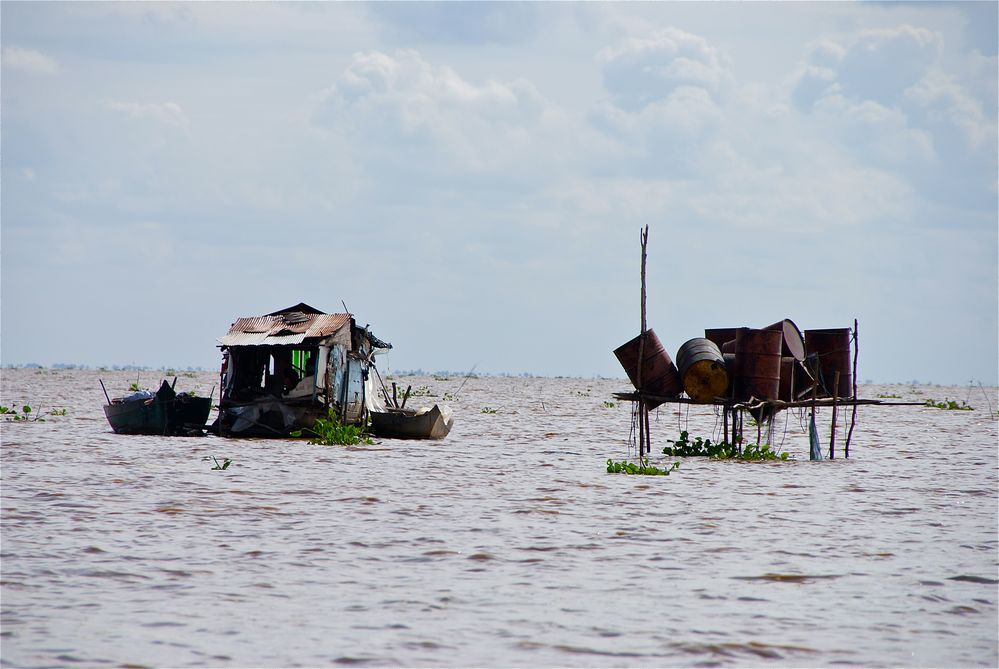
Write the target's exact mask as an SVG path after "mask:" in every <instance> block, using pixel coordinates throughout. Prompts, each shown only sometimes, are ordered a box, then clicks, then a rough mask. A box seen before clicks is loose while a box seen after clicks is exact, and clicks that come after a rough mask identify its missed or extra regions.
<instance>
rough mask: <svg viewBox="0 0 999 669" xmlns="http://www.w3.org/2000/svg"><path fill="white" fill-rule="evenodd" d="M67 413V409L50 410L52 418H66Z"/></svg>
mask: <svg viewBox="0 0 999 669" xmlns="http://www.w3.org/2000/svg"><path fill="white" fill-rule="evenodd" d="M66 413H67V411H66V409H49V415H50V416H65V415H66Z"/></svg>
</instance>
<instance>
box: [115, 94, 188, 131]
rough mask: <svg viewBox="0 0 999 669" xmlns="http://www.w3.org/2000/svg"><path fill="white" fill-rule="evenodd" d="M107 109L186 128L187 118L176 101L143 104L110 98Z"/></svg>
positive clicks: (136, 117)
mask: <svg viewBox="0 0 999 669" xmlns="http://www.w3.org/2000/svg"><path fill="white" fill-rule="evenodd" d="M107 106H108V108H109V109H111V110H113V111H116V112H120V113H122V114H125V115H126V116H128V117H129V118H133V119H137V120H149V121H153V122H155V123H159V124H162V125H168V126H173V127H176V128H185V129H186V128H187V127H188V120H187V115H186V114H184V110H183V109H181V106H180V105H179V104H177V103H176V102H164V103H162V104H143V103H141V102H118V101H115V100H110V101H108V103H107Z"/></svg>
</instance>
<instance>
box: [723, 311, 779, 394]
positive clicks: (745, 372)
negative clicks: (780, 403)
mask: <svg viewBox="0 0 999 669" xmlns="http://www.w3.org/2000/svg"><path fill="white" fill-rule="evenodd" d="M782 344H783V335H782V333H781V332H779V331H777V330H754V329H752V328H740V329H739V332H738V334H737V335H736V338H735V384H734V385H735V397H736V399H749V398H750V397H755V398H756V399H758V400H774V399H777V396H778V395H779V394H780V367H781V347H782Z"/></svg>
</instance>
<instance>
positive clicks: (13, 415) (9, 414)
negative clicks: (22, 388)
mask: <svg viewBox="0 0 999 669" xmlns="http://www.w3.org/2000/svg"><path fill="white" fill-rule="evenodd" d="M0 415H2V416H3V417H4V418H6V419H7V420H8V421H14V422H17V423H26V422H28V421H31V422H33V423H36V422H43V423H44V422H45V419H44V418H42V417H41V416H40V415H38V414H37V413H36V414H34V415H32V408H31V406H30V405H28V404H25V405H24V406H22V407H21V413H18V412H17V409H16V408H14V407H7V406H0Z"/></svg>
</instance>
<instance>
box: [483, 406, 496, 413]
mask: <svg viewBox="0 0 999 669" xmlns="http://www.w3.org/2000/svg"><path fill="white" fill-rule="evenodd" d="M496 411H497V410H496V409H493V408H492V407H482V413H496Z"/></svg>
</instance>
